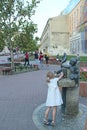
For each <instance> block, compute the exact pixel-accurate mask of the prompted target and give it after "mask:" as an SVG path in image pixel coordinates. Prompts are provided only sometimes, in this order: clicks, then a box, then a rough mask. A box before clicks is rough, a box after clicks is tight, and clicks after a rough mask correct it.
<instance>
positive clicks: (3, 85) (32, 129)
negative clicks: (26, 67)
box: [0, 65, 87, 130]
mask: <svg viewBox="0 0 87 130" xmlns="http://www.w3.org/2000/svg"><path fill="white" fill-rule="evenodd" d="M58 68H59V67H58V66H55V65H50V66H44V68H42V69H41V70H38V71H33V72H27V73H23V74H17V75H8V76H0V130H39V128H38V127H37V126H36V124H35V123H34V120H33V113H34V111H35V110H36V109H37V108H38V107H39V106H40V105H41V104H44V103H45V100H46V94H47V86H46V83H45V80H46V73H47V71H49V70H51V71H56V70H58ZM86 101H87V98H82V97H80V102H81V104H84V105H87V102H86ZM43 109H44V108H43ZM41 111H42V110H41ZM38 112H39V111H38ZM43 112H44V111H42V114H41V115H43V114H44V113H43ZM39 116H40V114H39ZM41 130H45V129H42V128H41Z"/></svg>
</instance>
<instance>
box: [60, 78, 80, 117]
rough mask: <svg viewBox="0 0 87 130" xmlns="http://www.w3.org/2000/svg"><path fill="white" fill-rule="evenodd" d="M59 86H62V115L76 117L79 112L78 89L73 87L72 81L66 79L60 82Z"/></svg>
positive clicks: (73, 82)
mask: <svg viewBox="0 0 87 130" xmlns="http://www.w3.org/2000/svg"><path fill="white" fill-rule="evenodd" d="M59 86H62V98H63V105H62V108H61V111H62V113H63V114H65V115H72V116H74V115H77V114H78V112H79V87H76V86H75V81H74V80H70V79H68V78H64V79H62V80H60V81H59Z"/></svg>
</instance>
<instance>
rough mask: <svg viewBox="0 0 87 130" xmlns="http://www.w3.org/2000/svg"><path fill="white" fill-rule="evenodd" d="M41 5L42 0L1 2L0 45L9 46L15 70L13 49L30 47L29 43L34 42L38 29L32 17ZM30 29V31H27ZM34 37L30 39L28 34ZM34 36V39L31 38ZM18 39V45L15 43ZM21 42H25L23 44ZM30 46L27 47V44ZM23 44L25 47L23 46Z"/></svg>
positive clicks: (3, 0) (12, 65) (4, 0)
mask: <svg viewBox="0 0 87 130" xmlns="http://www.w3.org/2000/svg"><path fill="white" fill-rule="evenodd" d="M38 3H40V0H31V1H29V2H28V0H1V1H0V29H1V30H0V31H1V32H2V35H3V37H2V38H1V36H0V40H1V41H0V43H2V46H3V45H7V46H9V48H10V50H11V62H12V64H11V67H12V68H14V58H13V48H14V46H17V45H18V44H20V45H21V46H22V47H23V46H25V47H24V48H26V47H27V46H29V42H33V34H34V33H35V32H36V27H35V25H34V24H33V22H32V20H31V17H32V15H34V14H35V9H36V7H37V5H38ZM27 27H28V29H27ZM30 27H31V29H32V35H30V36H29V38H30V41H28V40H29V39H26V38H27V37H28V34H31V32H30V31H31V30H29V29H30ZM31 36H32V38H31ZM16 37H17V40H18V41H19V42H18V43H16V42H14V39H15V38H16ZM20 38H22V39H21V40H22V41H23V42H21V40H20ZM24 43H25V44H28V45H25V44H24ZM22 44H23V45H22Z"/></svg>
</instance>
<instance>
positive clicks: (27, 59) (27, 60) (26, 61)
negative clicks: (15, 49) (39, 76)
mask: <svg viewBox="0 0 87 130" xmlns="http://www.w3.org/2000/svg"><path fill="white" fill-rule="evenodd" d="M26 63H27V65H29V54H28V52H26V53H25V64H24V65H26Z"/></svg>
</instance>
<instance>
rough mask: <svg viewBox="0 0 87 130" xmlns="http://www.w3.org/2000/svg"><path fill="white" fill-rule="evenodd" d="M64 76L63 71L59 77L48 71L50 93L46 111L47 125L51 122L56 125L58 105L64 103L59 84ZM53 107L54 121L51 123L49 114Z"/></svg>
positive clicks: (45, 121)
mask: <svg viewBox="0 0 87 130" xmlns="http://www.w3.org/2000/svg"><path fill="white" fill-rule="evenodd" d="M62 77H63V73H62V72H61V74H60V76H59V77H55V75H54V73H52V72H48V73H47V84H48V93H47V100H46V106H47V109H46V111H45V117H44V124H45V125H49V124H51V125H52V126H54V125H55V118H56V112H57V106H59V105H61V104H63V101H62V97H61V93H60V90H59V88H58V84H57V81H58V80H60V79H61V78H62ZM51 108H52V122H51V123H50V122H49V120H48V115H49V112H50V109H51Z"/></svg>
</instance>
